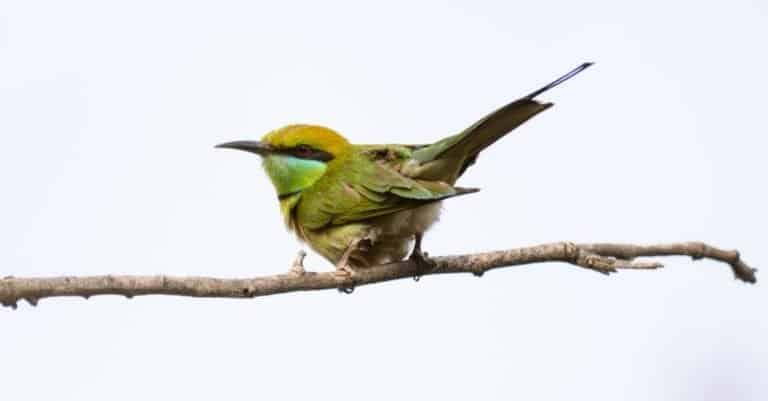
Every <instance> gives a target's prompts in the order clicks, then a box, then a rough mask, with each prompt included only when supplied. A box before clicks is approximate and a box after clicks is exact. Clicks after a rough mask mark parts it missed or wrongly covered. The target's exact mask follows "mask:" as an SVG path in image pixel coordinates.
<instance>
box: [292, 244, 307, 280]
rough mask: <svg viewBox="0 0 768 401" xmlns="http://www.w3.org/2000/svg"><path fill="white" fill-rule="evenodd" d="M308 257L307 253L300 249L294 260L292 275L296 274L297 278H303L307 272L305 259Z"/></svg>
mask: <svg viewBox="0 0 768 401" xmlns="http://www.w3.org/2000/svg"><path fill="white" fill-rule="evenodd" d="M306 256H307V253H306V252H304V250H303V249H299V252H298V253H297V254H296V259H294V260H293V263H292V264H291V270H290V272H291V274H295V275H297V276H303V275H304V273H306V272H307V271H306V270H304V258H305V257H306Z"/></svg>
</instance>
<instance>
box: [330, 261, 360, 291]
mask: <svg viewBox="0 0 768 401" xmlns="http://www.w3.org/2000/svg"><path fill="white" fill-rule="evenodd" d="M355 274H356V273H355V271H354V270H353V269H352V268H351V267H350V266H349V265H348V264H346V263H345V264H343V265H342V264H339V265H336V271H335V272H333V275H334V276H336V279H337V280H340V281H347V280H349V281H351V282H352V283H354V280H353V278H354V276H355ZM338 290H339V292H343V293H344V294H351V293H353V292H354V291H355V285H354V284H352V285H343V286H341V287H339V288H338Z"/></svg>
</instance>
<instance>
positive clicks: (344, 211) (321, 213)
mask: <svg viewBox="0 0 768 401" xmlns="http://www.w3.org/2000/svg"><path fill="white" fill-rule="evenodd" d="M353 157H354V158H357V159H356V160H348V161H346V162H345V163H344V164H343V165H340V166H337V168H335V169H334V170H333V171H329V172H328V173H326V176H325V177H323V179H322V180H320V181H319V182H317V183H316V184H315V186H314V187H313V188H312V190H311V191H310V192H307V191H305V193H304V194H302V199H301V207H300V208H299V210H298V213H300V214H301V215H300V216H299V220H300V221H301V222H302V225H304V226H305V227H307V228H309V229H318V228H321V227H324V226H327V225H339V224H347V223H351V222H355V221H362V220H367V219H370V218H374V217H378V216H384V215H387V214H391V213H396V212H399V211H402V210H407V209H411V208H415V207H418V206H421V205H423V204H426V203H430V202H435V201H439V200H443V199H447V198H451V197H454V196H458V195H463V194H467V193H471V192H476V191H477V190H476V189H471V188H458V187H454V186H452V185H450V184H448V183H445V182H441V181H425V180H418V179H413V178H409V177H407V176H405V175H403V174H401V173H400V171H399V170H400V166H401V164H402V163H403V162H404V161H405V160H408V159H409V158H410V150H409V149H407V148H399V147H387V146H386V145H385V146H381V147H367V148H364V149H363V150H361V152H359V153H358V154H356V155H355V156H353Z"/></svg>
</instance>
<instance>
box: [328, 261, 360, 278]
mask: <svg viewBox="0 0 768 401" xmlns="http://www.w3.org/2000/svg"><path fill="white" fill-rule="evenodd" d="M333 275H334V276H336V277H338V278H349V277H352V276H354V275H355V270H354V269H352V268H351V267H349V265H348V264H346V263H345V264H343V265H337V266H336V271H335V272H333Z"/></svg>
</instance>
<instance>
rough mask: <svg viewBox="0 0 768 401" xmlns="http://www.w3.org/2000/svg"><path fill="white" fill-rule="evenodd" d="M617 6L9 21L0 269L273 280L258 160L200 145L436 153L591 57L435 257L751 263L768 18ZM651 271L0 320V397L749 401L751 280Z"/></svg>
mask: <svg viewBox="0 0 768 401" xmlns="http://www.w3.org/2000/svg"><path fill="white" fill-rule="evenodd" d="M634 3H636V2H633V4H629V3H627V4H618V3H616V2H607V1H606V2H597V1H580V2H547V1H535V2H525V3H519V2H501V1H499V2H472V3H470V2H467V3H465V4H458V3H452V4H449V2H444V1H443V2H434V3H423V4H411V3H401V4H392V5H391V6H373V5H360V4H345V3H340V2H328V1H325V2H314V3H310V2H305V3H300V2H296V3H292V2H281V3H279V4H278V3H277V2H275V3H273V4H269V5H267V4H257V3H254V2H247V1H243V2H226V1H219V2H208V3H204V4H201V3H200V2H196V3H192V2H182V1H178V2H170V1H165V2H157V1H145V2H124V3H123V4H112V2H109V4H108V2H97V1H94V2H82V1H67V2H40V1H8V2H3V3H2V5H0V133H2V134H1V135H2V142H0V183H2V198H1V199H2V201H1V202H2V207H0V221H1V222H2V223H0V244H1V245H0V274H2V275H11V274H12V275H17V276H40V275H60V274H72V275H74V274H78V275H82V274H106V273H131V274H153V273H167V274H174V275H210V276H221V277H244V276H254V275H267V274H273V273H278V272H282V271H285V270H286V269H287V268H288V266H289V263H290V260H291V259H292V258H293V256H294V254H295V252H296V250H297V249H298V244H297V243H296V241H295V240H294V239H293V237H292V236H291V235H289V234H288V233H286V232H285V231H284V229H283V227H282V223H281V218H280V216H279V212H278V208H277V202H276V200H275V195H274V193H273V189H272V188H271V186H270V185H269V183H268V181H267V179H266V176H265V175H264V174H263V173H262V172H261V170H260V162H259V160H258V158H257V157H256V156H255V155H249V154H246V153H238V152H232V151H221V150H214V149H213V145H215V144H217V143H220V142H224V141H228V140H235V139H256V138H259V137H260V136H261V135H263V134H264V133H265V132H267V131H269V130H271V129H274V128H277V127H279V126H281V125H284V124H287V123H294V122H309V123H319V124H325V125H328V126H331V127H333V128H335V129H337V130H339V131H340V132H342V133H344V134H345V135H347V136H348V137H350V138H351V139H352V140H353V141H356V142H373V143H376V142H406V143H407V142H411V143H423V142H426V141H433V140H436V139H439V138H441V137H443V136H446V135H448V134H452V133H455V132H457V131H458V130H460V129H463V128H464V127H466V126H467V125H469V124H471V123H473V122H474V121H475V120H476V119H478V118H480V117H482V116H483V115H484V114H485V113H487V112H489V111H490V110H492V109H494V108H496V107H498V106H500V105H502V104H504V103H506V102H508V101H510V100H512V99H514V98H516V97H518V96H520V95H523V94H525V93H527V92H528V91H530V90H532V89H535V88H537V87H538V86H540V85H542V84H544V83H546V82H548V81H550V80H551V79H553V78H555V77H557V76H559V75H560V74H562V73H564V72H566V71H568V70H569V69H571V68H573V67H575V66H576V65H578V64H579V63H581V62H583V61H595V62H596V63H597V64H596V65H595V66H594V67H593V68H591V69H589V70H587V71H586V72H584V73H583V74H581V75H579V76H578V77H577V78H575V79H573V80H572V81H569V82H568V83H567V84H565V85H563V86H561V87H558V88H557V89H555V90H553V91H551V92H549V93H547V94H546V95H544V96H542V99H543V100H551V101H554V102H555V103H557V106H556V107H555V108H553V109H551V110H549V111H547V112H546V113H544V114H543V115H541V116H539V117H536V118H535V119H534V120H532V121H531V122H529V123H528V124H526V125H525V126H524V127H522V128H521V129H519V130H518V131H516V132H515V133H514V134H513V135H510V136H509V137H507V138H505V139H504V140H502V141H501V142H499V143H498V144H497V145H495V146H494V147H492V148H491V149H490V150H489V151H487V152H486V153H484V154H483V155H482V157H481V158H480V160H479V162H478V164H477V165H476V166H474V167H473V168H472V169H471V170H470V171H469V173H468V174H466V175H465V176H464V177H463V179H462V181H461V184H462V185H465V186H477V187H481V188H483V190H482V191H481V192H480V193H478V194H476V195H471V196H467V197H462V198H460V199H455V200H451V201H449V202H447V203H446V205H445V208H444V213H443V219H442V221H441V223H440V224H439V225H438V226H437V227H436V228H435V229H434V230H432V231H431V232H430V233H429V234H428V235H427V237H426V240H425V241H426V242H425V248H426V249H427V250H428V251H430V252H431V253H432V254H449V253H465V252H475V251H482V250H490V249H501V248H507V247H514V246H522V245H529V244H535V243H540V242H546V241H556V240H572V241H584V242H588V241H628V242H638V243H650V242H662V241H681V240H704V241H709V242H711V243H713V244H715V245H719V246H723V247H726V248H731V247H738V248H739V249H740V250H741V251H742V255H743V256H744V258H745V260H746V261H747V262H748V263H751V264H752V265H754V266H756V267H766V263H768V252H767V251H766V248H765V245H764V242H765V232H766V226H767V225H768V219H767V218H766V212H765V205H766V203H767V202H768V196H767V193H766V187H765V176H766V171H768V163H766V161H765V150H766V140H765V137H766V134H768V132H767V130H766V126H767V124H766V119H765V99H766V93H768V79H766V78H765V76H766V71H768V58H767V57H766V55H765V54H766V50H765V48H766V38H768V24H767V23H766V21H768V5H766V3H765V2H760V1H754V2H747V1H731V2H725V3H724V2H703V3H704V4H702V2H677V3H675V2H641V3H644V4H642V5H638V4H634ZM664 262H666V264H667V267H668V268H667V269H665V270H662V271H655V272H622V273H620V274H618V275H614V276H612V277H610V278H607V277H603V276H601V275H598V274H594V273H591V272H588V271H584V270H580V269H577V268H574V267H569V266H566V265H562V264H548V265H540V266H533V267H530V266H529V267H521V268H510V269H506V270H502V271H495V272H492V273H489V274H487V275H486V276H485V277H483V278H482V279H477V278H474V277H472V276H468V275H467V276H452V277H426V278H424V279H423V280H421V281H420V282H418V283H414V282H413V281H411V280H402V281H398V282H392V283H386V284H380V285H375V286H368V287H362V288H358V290H357V291H356V292H355V293H354V295H352V296H347V295H342V294H338V293H336V292H335V291H326V292H315V293H295V294H288V295H280V296H271V297H267V298H262V299H256V300H218V299H216V300H196V299H186V298H171V297H141V298H137V299H133V300H130V301H128V300H126V299H124V298H120V297H98V298H94V299H91V300H89V301H85V300H82V299H54V300H43V301H41V303H40V305H39V306H38V307H37V308H34V309H33V308H31V307H29V306H28V305H26V304H24V305H21V306H20V308H19V310H17V311H15V312H13V311H10V310H2V311H0V389H1V390H0V392H1V394H0V398H2V399H4V400H78V401H83V400H106V399H109V400H136V399H185V400H211V399H291V398H293V399H315V398H323V399H325V398H331V397H333V398H335V399H342V400H343V399H381V400H391V399H398V398H411V399H419V398H421V399H526V400H527V399H548V400H567V399H592V400H616V399H627V400H648V399H654V400H710V399H711V400H716V399H731V400H765V399H768V342H767V341H766V338H767V337H768V317H766V311H765V309H766V305H767V304H766V303H767V302H768V294H767V293H766V290H765V284H764V282H765V280H768V276H766V275H765V274H762V275H759V276H758V278H759V279H761V280H763V283H759V284H758V285H756V286H749V285H745V284H742V283H740V282H736V281H735V280H734V279H733V278H732V274H731V272H730V271H729V269H728V267H727V266H725V265H721V264H717V263H714V262H708V261H704V262H697V263H693V262H691V261H690V260H689V259H687V258H670V259H665V260H664ZM307 266H308V267H311V268H313V269H330V268H331V266H330V265H328V264H327V262H325V261H323V260H321V259H320V258H319V257H317V256H315V255H312V256H311V257H310V258H308V260H307ZM765 270H766V269H764V271H765Z"/></svg>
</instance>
